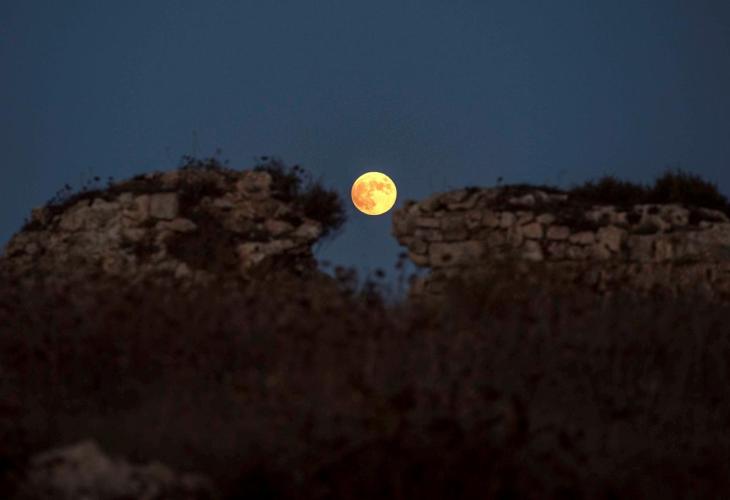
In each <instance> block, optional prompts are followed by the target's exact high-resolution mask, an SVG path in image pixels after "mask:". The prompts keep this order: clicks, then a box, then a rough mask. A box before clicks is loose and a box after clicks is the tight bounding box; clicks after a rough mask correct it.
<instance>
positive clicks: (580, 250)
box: [565, 245, 591, 260]
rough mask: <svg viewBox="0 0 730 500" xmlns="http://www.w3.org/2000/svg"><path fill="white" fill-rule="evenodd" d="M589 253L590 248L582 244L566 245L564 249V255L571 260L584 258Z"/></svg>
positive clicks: (588, 255)
mask: <svg viewBox="0 0 730 500" xmlns="http://www.w3.org/2000/svg"><path fill="white" fill-rule="evenodd" d="M590 255H591V248H590V247H588V246H582V245H568V246H567V247H566V249H565V257H566V258H568V259H571V260H585V259H587V258H588V257H590Z"/></svg>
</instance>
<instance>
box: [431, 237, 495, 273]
mask: <svg viewBox="0 0 730 500" xmlns="http://www.w3.org/2000/svg"><path fill="white" fill-rule="evenodd" d="M483 255H484V244H483V243H482V242H481V241H475V240H469V241H462V242H459V243H432V244H431V247H430V249H429V263H430V265H431V266H433V267H448V266H456V265H464V264H470V263H472V264H473V263H475V262H477V261H479V260H480V259H481V258H482V256H483Z"/></svg>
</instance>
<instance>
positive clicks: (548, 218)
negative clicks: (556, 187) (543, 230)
mask: <svg viewBox="0 0 730 500" xmlns="http://www.w3.org/2000/svg"><path fill="white" fill-rule="evenodd" d="M535 220H536V221H537V222H539V223H540V224H543V225H545V226H549V225H550V224H552V223H553V222H555V216H554V215H553V214H548V213H545V214H540V215H538V216H537V217H536V218H535Z"/></svg>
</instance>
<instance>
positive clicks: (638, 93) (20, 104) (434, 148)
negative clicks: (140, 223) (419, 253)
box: [0, 0, 730, 271]
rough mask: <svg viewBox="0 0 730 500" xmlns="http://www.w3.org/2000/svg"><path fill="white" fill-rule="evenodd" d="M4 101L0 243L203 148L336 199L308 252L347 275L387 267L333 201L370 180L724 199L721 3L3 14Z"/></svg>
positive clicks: (390, 0)
mask: <svg viewBox="0 0 730 500" xmlns="http://www.w3.org/2000/svg"><path fill="white" fill-rule="evenodd" d="M0 95H2V106H0V151H2V158H1V159H0V169H1V171H2V174H3V176H2V180H3V182H2V184H0V190H1V191H0V244H3V243H4V242H5V241H7V239H8V238H9V237H10V235H11V234H12V233H13V232H14V231H16V230H17V229H18V228H19V227H20V225H21V224H22V221H23V218H24V217H25V216H26V215H28V213H29V211H30V209H31V208H32V207H33V206H37V205H41V204H43V203H44V202H45V201H46V200H48V199H49V198H50V197H51V196H52V195H53V194H54V193H55V192H56V190H57V189H58V188H60V187H61V186H62V185H63V184H64V183H66V182H68V183H70V184H72V185H74V186H78V185H79V184H81V183H82V182H84V181H85V180H86V179H88V178H90V177H91V176H93V175H98V176H101V177H102V178H104V179H106V178H107V177H108V176H113V177H115V178H116V179H122V178H125V177H128V176H131V175H133V174H136V173H139V172H143V171H148V170H154V169H168V168H172V167H174V166H176V165H177V163H178V160H179V158H180V156H181V155H182V154H189V153H197V154H198V156H209V155H212V154H213V152H214V150H215V149H216V148H217V147H220V148H222V150H223V155H222V157H223V158H228V159H230V161H231V166H233V167H237V168H249V167H251V166H253V164H254V160H253V158H254V156H257V155H276V156H279V157H281V158H282V159H283V160H284V161H285V162H287V163H290V164H294V163H299V164H301V165H302V166H303V167H305V168H306V169H308V170H310V171H311V172H312V173H313V174H314V176H315V177H319V176H321V177H322V180H323V181H324V183H325V184H327V185H328V186H330V187H334V188H336V189H338V190H339V191H340V192H341V193H342V194H343V196H345V199H346V200H347V203H348V210H350V220H349V222H348V224H347V226H346V228H345V229H344V231H343V232H342V234H341V235H340V236H339V237H338V238H337V239H335V240H333V241H332V242H331V243H329V244H328V245H323V246H322V247H321V248H319V249H318V251H317V255H318V257H319V258H321V259H329V260H330V261H332V262H333V263H339V264H345V265H352V266H355V267H357V268H359V269H360V270H363V271H364V270H367V269H372V268H374V267H378V266H380V267H383V268H385V269H386V271H390V270H392V268H393V264H394V263H395V261H396V258H397V254H398V252H399V247H398V245H397V244H396V243H395V241H394V239H393V238H392V237H391V236H390V234H389V233H390V217H389V215H385V216H380V217H368V216H365V215H361V214H359V213H358V212H356V211H355V210H354V208H352V206H351V203H350V202H349V189H350V185H351V183H352V181H353V180H354V179H355V178H356V177H357V176H358V175H359V174H360V173H362V172H363V171H365V170H370V169H376V170H382V171H384V172H386V173H387V174H388V175H390V176H391V177H392V178H393V179H394V180H395V181H396V183H397V184H398V189H399V199H398V202H397V205H396V206H400V205H401V204H402V203H403V201H404V200H405V199H408V198H420V197H424V196H426V195H427V194H429V193H431V192H434V191H439V190H446V189H449V188H456V187H459V186H464V185H492V184H494V182H495V180H496V178H497V177H498V176H502V177H504V181H505V182H518V181H519V182H522V181H526V182H548V183H553V184H558V185H569V184H571V183H575V182H580V181H583V180H586V179H589V178H593V177H596V176H599V175H601V174H604V173H612V174H616V175H619V176H622V177H625V178H628V179H632V180H637V181H647V182H648V181H650V180H652V179H653V178H654V176H655V175H656V174H657V173H659V172H661V171H662V170H663V169H664V168H665V167H667V166H680V167H683V168H685V169H687V170H691V171H694V172H697V173H699V174H701V175H703V176H704V177H706V178H708V179H710V180H712V181H715V182H717V183H718V185H719V186H720V188H721V190H722V191H723V192H724V193H726V194H727V193H730V2H728V1H727V0H714V1H709V0H693V1H675V0H646V1H638V0H612V1H608V0H606V1H598V0H596V1H586V0H580V1H578V0H575V1H557V2H545V1H542V0H540V1H525V0H521V1H514V0H504V1H489V0H483V1H476V0H472V1H467V0H449V1H446V0H442V1H433V0H432V1H426V0H424V1H419V2H415V1H411V2H399V1H396V0H384V1H381V0H368V1H356V2H355V1H344V0H339V1H334V0H333V1H316V2H314V1H310V2H306V1H302V0H299V1H278V0H269V1H256V2H253V1H230V2H216V1H198V2H193V1H183V0H176V1H155V0H146V1H143V2H133V1H125V2H108V1H99V0H95V1H72V0H66V1H63V2H58V1H53V2H50V1H49V2H39V1H32V0H15V1H7V0H0ZM193 131H196V133H197V138H198V139H197V145H196V144H194V141H193Z"/></svg>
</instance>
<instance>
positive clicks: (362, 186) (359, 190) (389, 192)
mask: <svg viewBox="0 0 730 500" xmlns="http://www.w3.org/2000/svg"><path fill="white" fill-rule="evenodd" d="M397 194H398V192H397V190H396V188H395V183H394V182H393V180H392V179H391V178H390V177H388V176H387V175H385V174H383V173H381V172H366V173H364V174H362V175H361V176H360V177H358V178H357V179H356V180H355V182H354V183H353V184H352V193H351V195H352V203H353V204H354V205H355V206H356V207H357V209H358V210H360V211H361V212H362V213H364V214H368V215H381V214H384V213H385V212H387V211H388V210H390V209H391V208H392V207H393V205H394V204H395V198H396V195H397Z"/></svg>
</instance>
